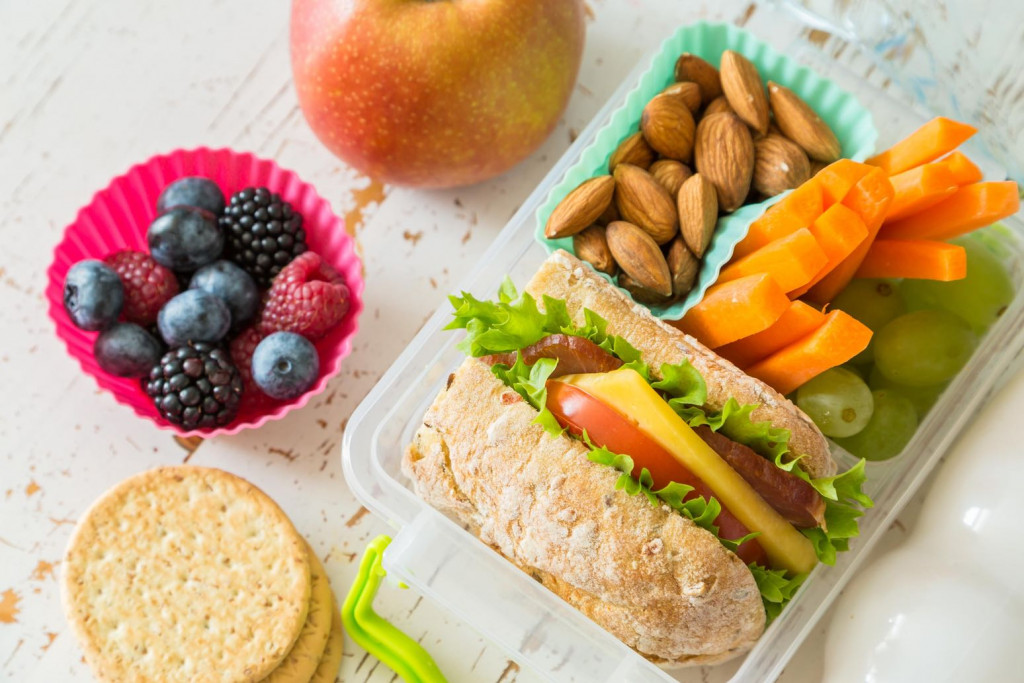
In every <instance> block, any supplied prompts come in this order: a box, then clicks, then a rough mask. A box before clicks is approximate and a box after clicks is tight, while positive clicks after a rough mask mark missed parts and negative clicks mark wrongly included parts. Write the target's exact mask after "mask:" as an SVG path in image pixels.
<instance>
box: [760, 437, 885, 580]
mask: <svg viewBox="0 0 1024 683" xmlns="http://www.w3.org/2000/svg"><path fill="white" fill-rule="evenodd" d="M797 460H798V458H794V459H792V460H788V461H786V460H783V459H782V457H781V456H779V457H776V459H775V460H774V462H775V465H776V466H777V467H779V468H780V469H783V470H786V471H787V472H792V473H793V474H794V475H796V476H797V477H799V478H801V479H803V480H804V481H806V482H807V483H809V484H810V485H811V486H813V487H814V489H815V490H816V491H817V492H818V493H819V494H821V497H822V498H824V499H825V526H824V528H814V529H801V530H800V533H802V534H803V535H804V536H806V537H807V538H808V539H810V541H811V543H813V544H814V552H815V553H816V554H817V555H818V560H819V561H821V562H822V563H824V564H827V565H833V564H835V563H836V553H837V552H846V551H847V550H849V548H850V539H851V538H854V537H855V536H857V535H858V534H859V533H860V530H859V529H858V527H857V519H858V518H860V517H861V516H863V515H864V511H863V509H862V508H870V507H872V506H873V505H874V502H873V501H872V500H871V498H870V497H869V496H868V495H867V494H866V493H864V491H863V490H862V488H861V487H862V486H863V485H864V482H865V481H866V479H867V476H866V474H865V471H864V466H865V464H866V461H865V460H863V459H861V460H860V461H859V462H858V463H857V464H856V465H854V466H853V467H851V468H850V469H848V470H846V471H845V472H841V473H840V474H837V475H835V476H832V477H818V478H816V479H812V478H811V476H810V475H809V474H807V472H805V471H804V470H803V468H801V467H796V463H797Z"/></svg>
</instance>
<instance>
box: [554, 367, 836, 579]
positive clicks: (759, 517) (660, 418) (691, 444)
mask: <svg viewBox="0 0 1024 683" xmlns="http://www.w3.org/2000/svg"><path fill="white" fill-rule="evenodd" d="M558 381H560V382H566V383H568V384H572V385H574V386H576V387H579V388H580V389H582V390H583V391H585V392H586V393H588V394H590V395H591V396H593V397H594V398H596V399H598V400H599V401H601V402H602V403H604V404H606V405H608V406H612V407H614V408H616V409H617V410H618V411H619V412H621V413H623V414H624V415H626V416H627V417H629V418H632V419H633V420H635V421H636V423H637V426H638V427H639V428H640V430H641V431H643V432H644V433H645V434H646V435H647V436H649V437H650V438H652V439H654V441H656V442H657V443H658V445H660V446H661V447H662V448H664V449H665V450H666V451H668V452H669V453H671V454H672V456H673V457H674V458H675V459H676V460H678V461H679V462H680V463H682V464H683V465H685V466H686V467H687V469H689V470H690V471H691V472H693V473H694V474H695V475H697V476H698V477H700V478H701V480H703V481H704V483H705V484H707V485H708V486H709V487H710V488H711V490H712V491H714V493H715V497H717V498H718V500H719V501H720V502H721V503H722V504H723V505H724V506H725V507H727V508H728V509H729V511H730V512H732V514H733V515H735V516H736V518H737V519H738V520H740V521H741V522H742V523H743V525H744V526H746V527H747V528H748V529H750V530H751V531H758V532H760V536H758V537H757V542H758V543H760V544H761V547H762V548H764V551H765V553H766V554H767V555H768V560H769V562H770V563H771V564H772V566H773V567H774V568H782V569H786V570H788V571H791V572H795V573H797V574H805V573H807V572H809V571H811V570H812V569H814V566H815V565H816V564H817V563H818V557H817V555H816V554H815V553H814V546H813V545H812V544H811V542H810V541H809V540H808V539H807V537H805V536H804V535H803V534H801V533H800V532H799V531H797V530H796V528H794V527H793V525H792V524H790V523H789V522H787V521H786V520H785V518H783V517H782V516H781V515H780V514H779V513H778V512H776V511H775V509H774V508H772V506H771V505H769V504H768V503H766V502H765V501H764V499H763V498H761V496H760V495H758V493H757V492H756V491H755V490H754V489H753V488H752V487H751V486H750V484H748V483H747V482H746V480H745V479H744V478H743V477H741V476H740V474H739V473H738V472H736V470H734V469H733V468H732V467H730V466H729V464H728V463H727V462H725V461H724V460H722V458H721V457H719V455H718V454H717V453H715V451H714V450H713V449H712V448H711V447H710V446H708V445H707V444H706V443H704V440H703V439H701V438H700V437H699V436H697V433H696V432H694V431H693V430H692V429H691V428H690V426H689V425H688V424H686V422H684V421H683V419H682V418H681V417H679V416H678V415H676V413H675V411H674V410H672V408H671V406H669V405H668V403H667V402H666V401H665V399H663V398H662V397H661V396H659V395H658V393H657V392H656V391H655V390H654V389H652V388H651V385H649V384H648V383H647V381H646V380H644V378H643V377H642V376H640V374H639V373H637V372H636V371H635V370H633V369H631V368H620V369H619V370H614V371H612V372H601V373H593V374H580V375H565V376H563V377H559V378H558ZM625 455H637V454H636V453H626V454H625Z"/></svg>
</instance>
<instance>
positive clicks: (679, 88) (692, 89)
mask: <svg viewBox="0 0 1024 683" xmlns="http://www.w3.org/2000/svg"><path fill="white" fill-rule="evenodd" d="M661 94H662V95H675V96H676V97H680V98H682V100H683V102H685V103H686V108H687V109H689V110H690V113H691V114H696V113H697V111H698V110H699V109H700V103H701V97H700V86H699V85H697V84H696V83H694V82H693V81H684V82H682V83H673V84H672V85H670V86H668V87H667V88H665V89H664V90H662V91H661Z"/></svg>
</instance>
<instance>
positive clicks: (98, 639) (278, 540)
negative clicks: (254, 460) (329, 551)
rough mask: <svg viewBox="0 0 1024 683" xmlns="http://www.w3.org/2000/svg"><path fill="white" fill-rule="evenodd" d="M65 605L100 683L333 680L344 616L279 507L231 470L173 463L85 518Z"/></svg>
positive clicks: (74, 543)
mask: <svg viewBox="0 0 1024 683" xmlns="http://www.w3.org/2000/svg"><path fill="white" fill-rule="evenodd" d="M62 579H63V580H62V586H61V592H62V599H63V602H64V608H65V613H66V615H67V618H68V621H69V622H70V623H71V626H72V628H73V629H74V631H75V635H76V636H77V638H78V641H79V643H80V644H81V646H82V649H83V650H84V651H85V658H86V660H87V661H88V662H89V665H90V666H91V667H92V669H93V672H94V673H95V674H96V676H97V678H99V679H100V680H103V681H190V682H201V681H217V682H219V683H229V682H230V683H233V682H235V681H269V682H272V683H307V682H309V681H315V682H317V683H321V682H330V681H334V680H335V678H336V677H337V675H338V669H339V668H340V666H341V655H342V646H343V640H344V639H343V636H342V631H341V617H340V615H339V613H338V608H337V603H336V600H335V598H334V595H333V594H332V592H331V586H330V584H329V583H328V580H327V575H326V574H325V573H324V568H323V566H322V565H321V564H320V560H319V559H318V558H317V556H316V554H315V553H314V552H313V551H312V549H311V548H310V547H309V545H308V544H307V543H306V541H305V540H303V538H302V536H300V535H299V533H298V532H297V531H296V530H295V527H294V526H293V525H292V523H291V521H290V520H289V519H288V517H287V516H286V515H285V514H284V512H283V511H282V510H281V508H280V507H278V506H277V504H276V503H275V502H274V501H273V500H271V499H270V498H269V497H268V496H267V495H266V494H265V493H263V492H262V491H260V490H259V489H258V488H256V487H255V486H253V485H252V484H250V483H249V482H247V481H245V480H244V479H240V478H239V477H236V476H234V475H232V474H228V473H227V472H223V471H221V470H215V469H208V468H202V467H188V466H182V467H165V468H160V469H156V470H150V471H148V472H144V473H142V474H139V475H136V476H134V477H131V478H129V479H126V480H125V481H123V482H121V483H120V484H118V485H117V486H115V487H114V488H113V489H111V490H110V491H108V492H107V493H106V494H104V495H103V496H101V497H100V498H99V500H97V501H96V502H95V503H93V505H92V507H91V508H89V510H88V511H87V512H86V514H85V515H84V516H83V517H82V519H81V520H80V521H79V523H78V526H77V527H76V528H75V532H74V534H73V536H72V538H71V542H70V543H69V545H68V549H67V553H66V555H65V558H64V563H63V573H62Z"/></svg>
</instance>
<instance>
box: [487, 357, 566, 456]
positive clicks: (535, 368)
mask: <svg viewBox="0 0 1024 683" xmlns="http://www.w3.org/2000/svg"><path fill="white" fill-rule="evenodd" d="M556 365H558V361H557V360H555V359H554V358H541V359H539V360H538V361H537V362H536V363H534V364H533V365H527V364H526V363H524V362H523V354H521V353H519V352H516V362H515V363H513V364H512V367H509V366H507V365H505V364H504V363H496V364H495V365H494V366H492V367H491V372H493V373H494V374H495V375H496V376H497V377H498V379H500V380H501V381H502V382H503V383H504V384H505V385H506V386H508V387H511V388H512V390H513V391H515V392H516V393H517V394H519V395H520V396H522V397H523V398H524V399H526V402H527V403H529V404H530V405H531V406H533V407H534V408H535V409H536V410H537V417H535V418H533V421H534V422H535V423H536V424H539V425H541V426H542V427H544V429H545V431H547V432H548V433H549V434H553V435H556V436H557V435H558V434H561V433H562V426H561V425H560V424H558V420H556V419H555V416H554V415H553V414H552V413H551V411H550V410H548V407H547V401H548V390H547V386H546V382H547V381H548V377H550V376H551V373H552V372H554V371H555V366H556Z"/></svg>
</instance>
